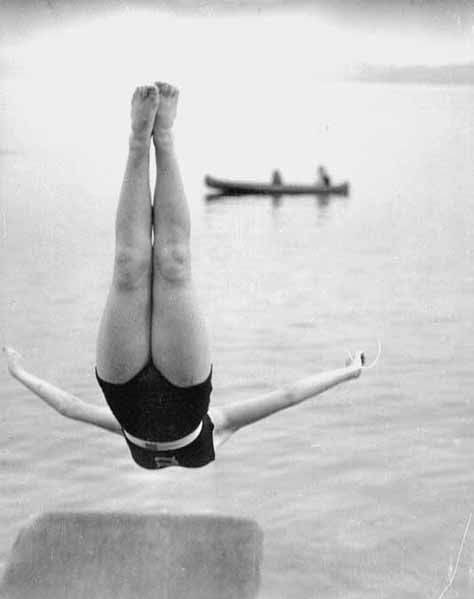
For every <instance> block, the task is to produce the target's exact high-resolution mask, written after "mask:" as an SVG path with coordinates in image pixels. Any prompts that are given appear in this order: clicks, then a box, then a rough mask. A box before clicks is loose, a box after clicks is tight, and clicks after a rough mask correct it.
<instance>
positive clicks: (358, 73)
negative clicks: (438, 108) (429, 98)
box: [350, 62, 474, 86]
mask: <svg viewBox="0 0 474 599" xmlns="http://www.w3.org/2000/svg"><path fill="white" fill-rule="evenodd" d="M350 79H351V80H352V81H359V82H363V83H421V84H431V85H464V86H471V85H474V63H472V62H470V63H465V64H446V65H439V66H424V65H414V66H391V65H380V66H379V65H368V64H363V65H359V66H357V67H355V69H354V70H353V72H352V73H351V75H350Z"/></svg>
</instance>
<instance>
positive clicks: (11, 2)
mask: <svg viewBox="0 0 474 599" xmlns="http://www.w3.org/2000/svg"><path fill="white" fill-rule="evenodd" d="M140 5H141V6H145V7H149V8H155V9H156V8H157V7H166V8H168V9H169V10H171V11H173V12H175V13H188V14H193V13H195V14H218V13H222V12H227V13H234V14H235V13H245V12H259V13H262V12H263V13H267V12H272V11H281V10H285V11H289V10H290V8H289V7H291V10H292V11H299V12H301V13H305V12H306V13H307V12H311V13H317V14H320V15H321V16H322V17H324V18H327V19H328V20H330V21H333V22H338V23H341V24H344V25H350V26H352V27H354V28H360V29H361V30H365V29H370V28H373V27H379V28H386V29H387V30H395V29H401V28H402V29H409V28H415V29H418V30H420V31H424V32H426V33H427V34H436V35H439V36H441V37H442V38H443V39H446V40H448V39H449V40H453V41H454V40H456V39H459V38H460V37H462V38H466V37H472V36H473V35H474V31H473V27H474V2H473V1H472V0H312V1H304V0H286V1H284V0H259V1H257V0H255V1H252V0H240V1H239V0H214V1H213V0H161V1H157V0H138V1H137V0H131V1H127V0H2V2H1V12H2V14H1V19H0V34H1V36H2V39H3V40H6V41H8V40H11V39H18V37H20V38H21V37H24V36H27V35H29V33H30V32H31V31H34V30H35V29H36V28H38V27H39V28H41V27H43V26H45V25H46V26H47V25H50V24H57V23H58V21H59V22H67V21H69V20H70V19H73V18H77V17H78V16H79V17H92V16H97V15H99V14H100V13H101V12H104V11H105V12H108V11H116V10H120V9H124V8H125V9H126V8H129V9H132V8H135V7H137V6H140Z"/></svg>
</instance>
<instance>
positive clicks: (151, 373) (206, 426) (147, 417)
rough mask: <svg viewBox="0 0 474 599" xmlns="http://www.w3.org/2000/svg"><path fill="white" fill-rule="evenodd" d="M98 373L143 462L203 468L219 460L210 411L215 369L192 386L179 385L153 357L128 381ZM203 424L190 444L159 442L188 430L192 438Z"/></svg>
mask: <svg viewBox="0 0 474 599" xmlns="http://www.w3.org/2000/svg"><path fill="white" fill-rule="evenodd" d="M96 377H97V381H98V383H99V385H100V387H101V389H102V391H103V393H104V395H105V399H106V400H107V403H108V404H109V407H110V409H111V411H112V413H113V415H114V416H115V418H116V419H117V420H118V422H119V423H120V426H121V427H122V430H123V432H124V437H125V441H126V442H127V445H128V447H129V449H130V453H131V454H132V457H133V459H134V460H135V462H136V463H137V464H138V465H139V466H141V467H142V468H148V469H152V470H155V469H158V468H166V467H167V466H183V467H185V468H199V467H201V466H205V465H206V464H208V463H209V462H212V461H213V460H214V458H215V454H214V445H213V440H212V431H213V429H214V425H213V423H212V421H211V419H210V418H209V415H208V413H207V412H208V409H209V402H210V396H211V391H212V384H211V377H212V371H211V373H210V374H209V376H208V378H207V379H206V380H205V381H203V382H202V383H199V384H197V385H194V386H192V387H177V386H176V385H173V383H171V382H170V381H169V380H168V379H166V378H165V377H164V376H163V375H162V374H161V372H160V371H159V370H158V369H157V368H156V366H155V365H154V364H153V362H151V361H150V362H149V363H148V364H146V366H144V368H142V370H140V372H138V373H137V374H136V375H135V376H134V377H133V378H132V379H130V380H129V381H127V382H126V383H123V384H119V385H116V384H112V383H108V382H107V381H104V380H103V379H101V378H100V377H99V375H98V374H97V370H96ZM198 427H201V429H200V431H199V434H197V436H196V438H194V439H193V440H191V442H190V443H189V444H187V445H185V446H184V447H180V448H179V449H167V450H163V449H156V448H155V447H153V444H154V443H157V442H158V443H169V442H173V441H175V440H176V439H181V438H183V437H186V436H188V435H189V436H190V437H191V438H192V437H193V432H194V431H197V429H198ZM127 433H128V435H129V436H130V437H134V438H136V439H135V440H136V443H134V442H133V440H132V439H129V438H127ZM138 442H139V443H140V444H139V445H138V444H137V443H138ZM147 442H150V443H148V446H147V447H145V445H146V444H147Z"/></svg>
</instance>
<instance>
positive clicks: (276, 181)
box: [272, 169, 283, 185]
mask: <svg viewBox="0 0 474 599" xmlns="http://www.w3.org/2000/svg"><path fill="white" fill-rule="evenodd" d="M282 183H283V177H282V176H281V173H280V171H279V170H278V169H276V170H274V171H273V173H272V185H281V184H282Z"/></svg>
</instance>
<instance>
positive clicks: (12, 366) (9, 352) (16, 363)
mask: <svg viewBox="0 0 474 599" xmlns="http://www.w3.org/2000/svg"><path fill="white" fill-rule="evenodd" d="M3 351H4V353H5V355H6V357H7V364H8V370H9V372H10V374H12V375H13V376H14V375H15V374H16V373H17V372H18V371H19V370H20V369H21V362H22V360H23V356H22V355H21V354H20V353H19V352H17V351H16V350H15V349H13V347H8V346H7V345H5V346H4V347H3Z"/></svg>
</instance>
